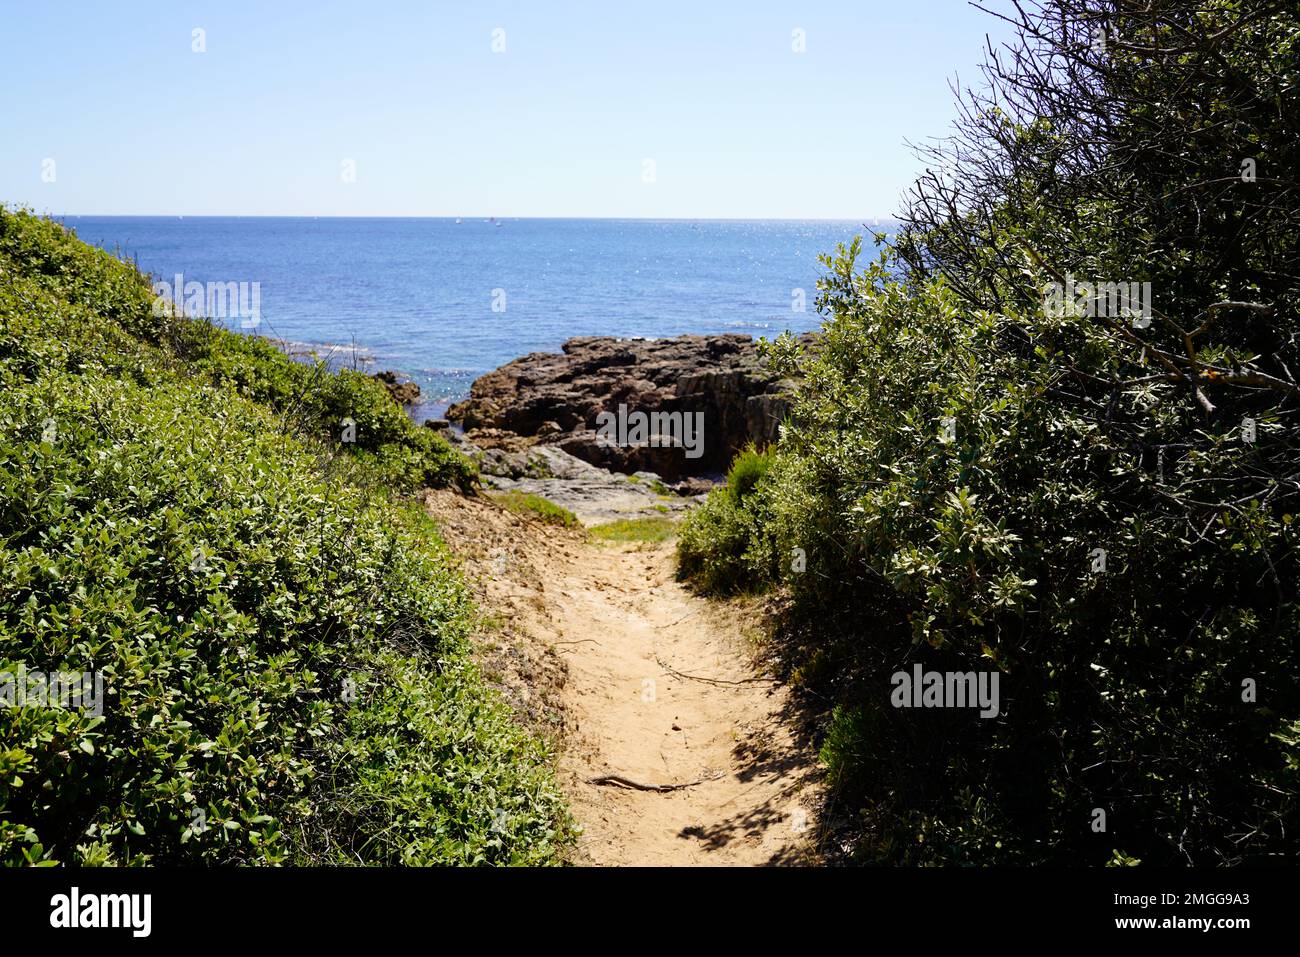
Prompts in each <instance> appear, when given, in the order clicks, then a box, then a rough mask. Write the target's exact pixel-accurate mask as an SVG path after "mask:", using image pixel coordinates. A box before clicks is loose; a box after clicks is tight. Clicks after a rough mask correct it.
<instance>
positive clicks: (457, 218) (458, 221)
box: [456, 216, 460, 226]
mask: <svg viewBox="0 0 1300 957" xmlns="http://www.w3.org/2000/svg"><path fill="white" fill-rule="evenodd" d="M456 225H457V226H459V225H460V217H459V216H457V217H456Z"/></svg>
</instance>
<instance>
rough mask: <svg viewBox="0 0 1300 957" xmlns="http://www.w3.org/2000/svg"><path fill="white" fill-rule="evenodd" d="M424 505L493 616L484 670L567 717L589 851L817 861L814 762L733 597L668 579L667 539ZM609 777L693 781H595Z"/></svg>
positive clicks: (567, 744) (573, 797) (548, 711)
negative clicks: (663, 788) (631, 539)
mask: <svg viewBox="0 0 1300 957" xmlns="http://www.w3.org/2000/svg"><path fill="white" fill-rule="evenodd" d="M429 502H430V510H431V512H432V513H433V514H434V516H435V517H436V518H437V519H438V521H439V524H440V526H441V527H442V529H443V534H444V536H445V537H446V538H447V540H448V542H449V544H451V545H452V547H453V549H454V550H455V551H456V552H457V553H458V554H459V555H460V556H461V557H462V558H463V559H464V560H465V561H466V564H467V571H468V572H469V574H470V577H471V579H473V580H475V581H476V587H477V589H478V591H479V599H480V602H481V603H482V604H483V605H484V607H485V608H487V609H488V610H489V611H490V612H491V613H492V615H493V617H494V619H495V621H496V622H497V624H498V628H497V630H496V632H495V633H494V634H493V635H492V636H491V637H490V638H488V640H487V647H488V649H489V650H488V659H487V660H488V662H489V670H493V667H492V665H493V664H495V666H496V669H495V670H497V671H498V672H500V674H499V683H500V684H501V685H502V686H503V690H505V692H506V694H507V697H509V698H511V699H512V700H513V701H514V702H515V704H516V707H517V708H520V709H521V711H524V712H530V713H531V717H532V718H533V720H534V721H536V722H538V723H543V724H544V723H545V722H546V720H547V719H548V718H549V720H550V723H551V724H552V725H560V726H562V727H563V734H562V738H561V740H562V751H561V757H560V780H561V783H562V784H563V785H564V786H565V787H566V789H567V790H568V793H569V798H570V801H571V804H572V807H573V813H574V816H575V817H576V818H577V820H578V822H579V823H580V824H581V825H582V827H583V834H582V836H581V838H580V840H579V850H578V854H577V860H578V862H579V863H590V864H599V865H613V864H633V865H722V864H731V865H752V864H779V863H800V862H810V861H811V857H810V851H809V848H810V846H811V843H812V841H811V839H812V836H813V829H814V826H815V822H814V820H813V817H814V808H815V807H816V768H815V766H814V765H815V762H814V761H813V759H812V756H811V755H810V754H808V753H807V751H806V750H805V749H803V748H801V747H800V746H798V745H797V744H796V742H795V740H794V738H793V736H792V735H791V733H790V732H789V730H788V729H787V727H786V725H785V724H784V722H783V720H782V711H783V709H784V707H785V705H786V695H785V691H784V689H783V688H781V687H780V686H779V685H777V684H775V683H774V682H773V681H771V680H770V679H768V678H767V677H766V676H765V675H763V674H761V673H760V672H759V671H757V670H756V669H755V666H754V664H753V662H752V658H751V655H750V653H749V650H748V647H747V643H746V641H745V639H744V638H742V637H741V636H740V634H739V631H740V630H741V626H740V623H739V622H738V620H737V617H736V611H735V609H734V608H733V607H731V606H728V605H716V604H714V603H710V602H707V601H705V600H703V599H700V598H697V597H695V596H693V595H691V594H690V593H688V592H687V591H685V590H684V589H683V588H682V587H681V586H680V585H679V584H678V583H676V582H675V581H674V580H673V574H672V571H673V561H672V545H671V543H668V544H655V545H646V544H642V545H601V544H595V543H591V542H588V541H586V540H584V538H583V537H582V536H580V535H577V534H575V533H571V532H566V531H562V530H556V529H553V528H551V527H548V526H542V525H539V524H536V523H533V522H530V521H524V520H521V519H519V518H517V517H515V516H513V515H510V514H509V513H505V512H503V511H502V510H501V509H498V508H496V507H495V506H492V505H490V504H488V503H486V502H482V501H475V500H467V499H463V498H460V497H458V496H454V495H452V494H451V493H434V494H432V495H431V496H430V499H429ZM687 675H689V676H691V677H684V676H687ZM548 676H549V677H550V678H551V679H552V683H551V685H550V687H549V688H547V687H546V686H545V679H546V678H547V677H548ZM701 679H707V680H701ZM539 696H540V698H541V699H542V700H543V701H544V702H545V704H544V705H539V700H538V699H539ZM604 775H619V776H622V777H625V778H628V779H630V780H633V781H636V782H639V783H643V784H654V785H660V784H685V783H690V782H696V781H699V782H700V783H698V784H695V785H694V786H691V787H688V788H684V789H681V790H676V791H672V792H669V793H661V792H647V791H639V790H634V789H629V788H625V787H619V786H615V785H598V784H594V783H591V779H592V778H597V777H600V776H604Z"/></svg>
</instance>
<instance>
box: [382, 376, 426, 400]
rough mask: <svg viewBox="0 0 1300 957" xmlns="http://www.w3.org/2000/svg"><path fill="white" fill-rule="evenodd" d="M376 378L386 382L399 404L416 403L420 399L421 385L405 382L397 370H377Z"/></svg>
mask: <svg viewBox="0 0 1300 957" xmlns="http://www.w3.org/2000/svg"><path fill="white" fill-rule="evenodd" d="M375 378H376V379H378V380H379V381H380V382H382V383H383V384H384V387H385V388H387V389H388V394H389V395H391V396H392V397H393V401H394V402H396V403H397V404H398V405H415V403H417V402H419V401H420V387H419V386H418V385H416V384H415V383H414V382H403V381H402V380H401V379H399V378H398V377H397V373H396V372H376V373H375Z"/></svg>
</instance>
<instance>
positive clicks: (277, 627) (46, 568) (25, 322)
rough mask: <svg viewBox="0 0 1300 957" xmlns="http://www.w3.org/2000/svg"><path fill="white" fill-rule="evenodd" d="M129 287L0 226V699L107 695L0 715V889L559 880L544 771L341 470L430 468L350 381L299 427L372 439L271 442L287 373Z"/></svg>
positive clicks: (562, 840)
mask: <svg viewBox="0 0 1300 957" xmlns="http://www.w3.org/2000/svg"><path fill="white" fill-rule="evenodd" d="M141 288H144V289H145V290H146V292H147V287H143V286H142V280H141V279H140V277H138V276H137V275H136V274H135V273H134V271H133V270H131V269H130V268H129V267H127V266H126V265H124V264H122V263H119V262H117V261H115V260H113V259H112V257H109V256H107V255H105V254H103V253H99V252H95V251H92V250H89V249H87V248H86V247H83V246H81V245H80V244H78V243H75V242H74V241H73V240H71V239H70V238H69V237H68V236H67V235H66V234H65V233H63V232H62V231H61V230H59V229H58V228H57V227H54V226H52V225H51V224H49V223H46V222H44V221H42V220H38V219H35V218H34V217H31V216H29V215H27V214H24V213H13V212H10V211H7V210H4V209H3V208H0V388H2V389H3V394H4V397H5V398H4V402H3V403H2V404H0V672H10V673H15V672H16V671H17V670H18V668H19V667H20V666H22V667H25V668H26V669H28V670H29V671H30V670H43V671H53V670H62V671H71V672H86V671H89V672H97V673H98V674H100V675H101V676H102V678H103V682H104V701H103V712H102V716H99V717H96V716H94V715H92V714H89V713H86V712H84V711H82V710H74V709H58V708H46V707H38V706H28V707H23V708H11V707H4V708H0V861H2V862H4V863H8V864H21V863H65V864H78V863H83V864H145V863H187V864H193V863H236V864H245V863H260V864H275V863H300V864H306V863H381V864H403V863H407V864H425V863H456V864H471V863H545V862H550V861H553V860H556V859H557V857H558V855H559V853H560V851H561V849H562V848H563V847H564V846H565V845H566V843H567V842H568V841H569V839H570V836H571V832H570V830H569V824H568V818H567V815H566V813H565V811H564V808H563V804H562V800H561V797H560V795H559V792H558V790H557V788H556V787H555V784H554V782H553V780H552V777H551V769H550V764H549V758H548V755H547V753H546V750H545V748H544V747H543V746H542V745H541V744H540V743H539V742H537V741H536V740H534V739H532V738H530V737H529V736H528V735H526V734H525V733H523V732H522V731H521V730H520V729H519V728H518V727H516V726H515V725H514V724H513V723H512V721H511V720H510V716H509V714H508V713H507V711H506V710H505V708H504V706H503V705H502V704H501V703H499V702H498V701H497V700H496V699H495V698H494V697H493V696H492V695H491V694H490V693H489V692H488V691H487V690H486V689H485V685H484V683H483V682H482V680H481V679H480V677H479V676H478V674H477V673H476V671H475V669H474V667H473V665H472V664H471V663H470V660H469V654H468V647H467V638H466V634H467V630H468V627H469V624H468V623H469V621H470V620H471V609H470V607H469V602H468V598H467V594H466V592H465V590H464V587H463V585H462V584H461V582H460V581H459V579H458V577H457V575H456V574H455V572H454V571H453V562H452V561H451V559H450V557H449V555H448V554H447V553H446V551H445V549H444V547H443V546H442V545H441V544H440V543H439V540H438V538H437V535H436V530H435V529H434V528H433V526H432V523H431V522H430V521H429V520H428V519H427V518H426V517H424V515H423V514H422V513H420V512H419V511H418V510H417V509H414V508H411V507H408V506H404V505H400V504H396V503H395V502H394V500H393V499H392V497H391V496H390V495H389V494H388V493H387V492H385V491H384V490H382V489H379V488H376V487H375V486H374V485H373V484H372V483H371V482H370V481H369V480H371V479H375V478H377V476H378V474H379V473H380V472H385V471H386V472H388V474H392V469H393V468H394V466H393V464H392V463H391V462H379V464H377V465H371V464H369V463H367V462H366V461H365V460H364V458H363V457H362V453H367V452H368V453H369V454H372V455H374V456H376V458H377V459H378V457H380V456H383V455H395V456H397V459H396V461H398V462H399V464H400V463H402V462H405V465H404V466H403V467H405V468H409V470H410V472H409V474H410V476H411V477H412V478H413V479H414V478H415V477H416V476H417V473H418V469H421V468H423V469H426V470H427V469H428V468H430V467H431V466H430V465H429V460H427V459H425V460H419V459H417V458H412V459H410V460H404V459H402V458H401V457H402V456H404V455H406V454H408V452H409V454H411V455H412V456H415V455H416V453H417V452H418V451H420V450H421V449H423V450H424V451H425V452H428V451H431V450H435V449H436V446H433V445H429V446H421V445H419V443H420V442H421V441H423V440H422V439H421V438H419V436H420V435H421V434H422V433H420V432H418V431H417V432H416V433H414V434H410V433H408V434H406V435H405V437H403V433H402V431H401V430H400V429H397V428H394V427H392V426H391V417H390V416H389V415H388V411H387V409H386V407H383V406H382V405H381V404H380V403H378V402H377V401H372V399H373V394H372V392H371V390H370V389H369V386H368V385H367V386H363V385H362V384H361V383H360V382H359V381H356V380H352V379H350V378H349V377H339V378H337V379H329V378H325V379H324V380H323V381H324V383H325V384H326V387H327V388H326V390H325V392H324V394H325V395H327V396H332V397H333V398H331V399H328V400H327V399H325V398H321V399H317V400H314V401H318V402H320V403H321V406H320V407H321V408H322V409H325V410H326V411H327V413H328V414H331V415H332V414H334V413H335V412H337V411H339V409H340V408H347V409H348V410H349V411H350V412H354V414H355V417H356V419H357V421H358V424H359V425H360V424H361V423H363V422H365V423H372V424H374V426H375V429H376V432H377V433H380V434H382V435H385V436H387V437H388V438H386V439H383V440H377V441H376V443H375V445H374V446H373V447H372V448H371V449H370V450H364V449H363V450H360V451H359V452H358V453H357V455H356V457H354V456H351V455H343V456H341V457H338V456H334V455H332V454H331V453H332V452H338V451H339V450H338V448H337V446H332V445H321V444H318V443H316V442H313V441H310V440H307V439H304V438H302V437H300V435H301V432H300V430H299V428H298V427H296V426H295V427H294V428H291V429H289V430H287V431H286V429H285V422H286V418H288V417H291V416H292V414H293V413H292V410H291V407H290V406H289V405H287V404H286V403H285V402H284V401H283V396H284V394H282V395H281V396H279V397H278V398H277V397H276V396H274V395H271V394H270V393H271V392H273V391H274V390H275V389H277V388H279V387H280V385H279V384H277V383H280V384H282V383H284V382H289V381H291V377H292V376H293V375H295V374H296V373H295V372H293V371H292V370H291V368H290V366H289V365H286V364H283V363H281V362H279V361H278V360H277V359H276V358H275V357H274V356H273V355H272V353H270V352H266V351H263V350H264V348H265V347H264V344H261V343H253V344H251V345H248V343H251V342H252V341H251V340H247V341H246V342H237V341H235V340H236V339H237V338H238V337H233V336H231V337H230V338H227V336H228V335H229V334H224V333H223V334H221V335H219V336H214V335H212V332H213V331H212V330H206V329H201V328H198V327H197V326H194V325H189V324H188V322H187V321H184V320H182V321H180V322H181V324H180V325H178V326H176V327H173V328H172V329H171V331H170V332H169V330H168V328H167V327H166V326H165V324H162V325H160V324H153V323H151V321H150V320H151V319H152V318H153V317H152V313H151V311H150V309H149V308H148V302H147V300H145V301H144V302H143V304H142V302H141V300H140V295H139V293H140V289H141ZM101 310H102V311H101ZM172 332H176V335H172V334H171V333H172ZM195 340H198V343H199V344H202V343H203V342H205V341H206V342H208V343H209V344H211V343H212V342H217V343H218V345H217V346H215V347H210V348H207V350H206V351H201V350H200V351H196V352H194V353H193V355H199V356H201V358H199V359H198V360H196V365H194V366H191V365H190V364H189V362H187V361H186V360H185V359H183V358H182V357H181V355H180V353H179V352H178V351H177V350H178V349H180V346H183V345H188V346H191V347H192V346H194V345H195ZM178 343H179V344H180V345H179V346H178ZM241 349H246V351H247V352H248V353H252V354H256V356H257V358H255V359H254V360H252V361H250V362H249V363H248V365H247V367H245V368H244V369H243V370H242V371H241V370H240V368H239V366H240V363H239V362H238V361H237V360H236V359H235V358H233V357H234V356H236V355H238V354H239V353H240V350H241ZM214 356H215V357H219V359H220V362H221V364H222V368H223V369H224V370H225V372H223V373H222V374H217V373H216V372H215V371H214V369H215V368H216V364H215V363H213V362H211V361H210V360H212V358H213V357H214ZM236 380H238V381H239V382H240V383H242V384H234V383H235V381H236ZM258 381H263V382H264V383H268V382H269V383H270V384H262V385H256V386H254V385H252V383H255V382H258ZM331 383H334V385H333V389H335V390H336V391H329V388H330V384H331ZM257 390H262V391H261V392H260V393H259V397H260V398H261V400H262V401H261V402H256V401H252V400H251V399H250V398H248V397H247V395H246V394H244V393H247V392H249V391H257ZM285 394H287V393H285ZM384 398H385V401H388V400H387V398H386V397H384ZM331 401H332V402H336V403H338V404H335V405H329V404H328V403H329V402H331ZM263 402H265V403H266V404H262V403H263ZM389 405H392V403H391V402H389ZM394 408H396V407H395V406H394ZM384 429H390V431H388V432H384V431H383V430H384ZM362 434H364V432H363V430H362V429H361V428H359V429H358V435H359V436H360V435H362ZM423 474H425V475H427V474H428V473H427V471H426V472H425V473H423ZM358 479H365V480H366V481H364V482H361V483H360V484H359V483H358V481H357V480H358Z"/></svg>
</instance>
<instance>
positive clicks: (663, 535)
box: [587, 516, 677, 542]
mask: <svg viewBox="0 0 1300 957" xmlns="http://www.w3.org/2000/svg"><path fill="white" fill-rule="evenodd" d="M587 532H588V534H589V535H591V537H592V538H594V539H595V540H596V541H599V542H664V541H667V540H668V539H670V538H672V537H673V536H674V535H676V534H677V523H676V522H674V521H673V520H672V519H670V518H661V517H659V516H653V517H648V518H622V519H619V520H618V521H615V522H604V523H602V524H600V525H593V526H591V527H590V528H589V529H587Z"/></svg>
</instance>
